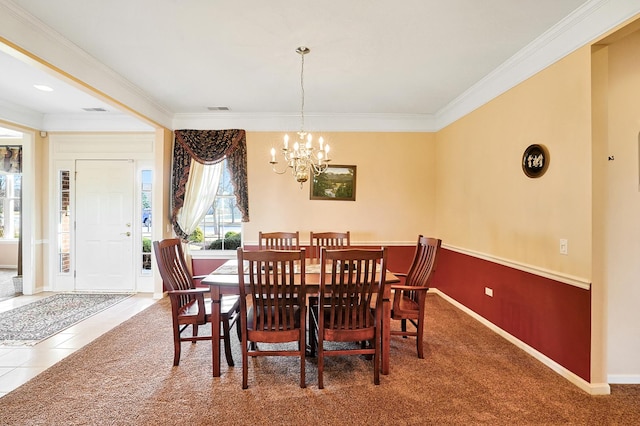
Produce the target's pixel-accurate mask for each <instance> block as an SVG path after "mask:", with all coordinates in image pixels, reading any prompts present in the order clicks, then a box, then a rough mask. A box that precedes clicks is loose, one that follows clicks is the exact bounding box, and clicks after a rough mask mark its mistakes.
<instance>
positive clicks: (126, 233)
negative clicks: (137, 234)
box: [120, 232, 131, 237]
mask: <svg viewBox="0 0 640 426" xmlns="http://www.w3.org/2000/svg"><path fill="white" fill-rule="evenodd" d="M120 235H126V236H127V237H129V236H131V232H122V233H121V234H120Z"/></svg>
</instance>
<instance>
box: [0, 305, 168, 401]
mask: <svg viewBox="0 0 640 426" xmlns="http://www.w3.org/2000/svg"><path fill="white" fill-rule="evenodd" d="M51 294H53V293H40V294H37V295H33V296H19V297H13V298H11V299H7V300H2V301H0V312H4V311H7V310H9V309H11V308H14V307H18V306H22V305H25V304H27V303H29V302H32V301H34V300H37V299H40V298H42V297H47V296H50V295H51ZM154 302H156V300H155V299H153V297H152V295H151V294H137V295H135V296H133V297H129V298H128V299H125V300H123V301H122V302H120V303H117V304H115V305H114V306H112V307H110V308H109V309H106V310H104V311H102V312H99V313H97V314H96V315H93V316H92V317H89V318H87V319H86V320H84V321H82V322H80V323H78V324H75V325H73V326H71V327H69V328H67V329H66V330H63V331H61V332H60V333H58V334H56V335H54V336H51V337H50V338H48V339H46V340H43V341H42V342H40V343H38V344H36V345H34V346H2V345H0V398H1V397H3V396H4V395H6V394H7V393H9V392H11V391H12V390H13V389H15V388H17V387H19V386H20V385H22V384H24V383H26V382H27V381H28V380H30V379H32V378H33V377H35V376H37V375H38V374H40V373H41V372H43V371H44V370H46V369H47V368H49V367H51V366H52V365H53V364H55V363H57V362H58V361H60V360H61V359H63V358H64V357H66V356H67V355H69V354H71V353H73V352H75V351H77V350H78V349H80V348H82V347H83V346H84V345H86V344H87V343H89V342H91V341H93V340H94V339H96V338H97V337H99V336H101V335H102V334H104V333H106V332H107V331H109V330H111V329H112V328H114V327H115V326H117V325H118V324H120V323H122V322H124V321H126V320H127V319H129V318H131V317H132V316H134V315H135V314H137V313H138V312H140V311H142V310H144V309H145V308H147V307H149V306H150V305H152V304H153V303H154Z"/></svg>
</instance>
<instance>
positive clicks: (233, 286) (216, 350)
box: [201, 259, 400, 377]
mask: <svg viewBox="0 0 640 426" xmlns="http://www.w3.org/2000/svg"><path fill="white" fill-rule="evenodd" d="M327 278H328V277H327ZM399 282H400V279H399V278H398V277H397V276H395V275H393V273H391V272H389V271H386V274H385V282H384V290H383V296H382V313H383V314H382V336H381V337H382V338H381V341H382V348H381V367H380V372H381V373H382V374H389V352H390V345H391V328H390V327H391V285H392V284H397V283H399ZM201 284H202V285H208V286H209V288H210V289H211V336H212V339H211V345H212V351H211V352H212V358H213V377H219V376H220V303H221V299H222V296H223V295H225V294H239V293H240V288H239V280H238V261H237V259H229V260H227V261H226V262H224V263H223V264H222V265H220V266H219V267H218V268H216V269H215V270H214V271H213V272H211V273H210V274H208V275H207V276H206V277H204V278H203V279H202V281H201ZM305 286H306V289H307V295H313V294H317V293H318V291H319V289H320V263H319V261H318V259H306V263H305Z"/></svg>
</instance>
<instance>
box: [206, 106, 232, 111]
mask: <svg viewBox="0 0 640 426" xmlns="http://www.w3.org/2000/svg"><path fill="white" fill-rule="evenodd" d="M207 109H208V110H209V111H229V107H224V106H217V107H207Z"/></svg>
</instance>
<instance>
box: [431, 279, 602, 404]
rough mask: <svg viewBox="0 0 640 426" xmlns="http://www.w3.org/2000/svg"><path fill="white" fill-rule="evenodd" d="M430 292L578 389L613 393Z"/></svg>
mask: <svg viewBox="0 0 640 426" xmlns="http://www.w3.org/2000/svg"><path fill="white" fill-rule="evenodd" d="M429 292H433V293H435V294H437V295H438V296H440V297H442V298H443V299H444V300H446V301H447V302H449V303H451V304H452V305H453V306H455V307H456V308H458V309H460V310H461V311H463V312H464V313H466V314H467V315H469V316H471V317H472V318H474V319H475V320H477V321H479V322H480V323H482V324H483V325H485V326H486V327H488V328H489V329H491V330H492V331H494V332H496V333H497V334H499V335H500V336H502V337H504V338H505V339H506V340H508V341H509V342H511V343H513V344H514V345H516V346H517V347H518V348H520V349H522V350H523V351H525V352H526V353H528V354H529V355H531V356H532V357H534V358H535V359H537V360H538V361H540V362H542V363H543V364H544V365H546V366H547V367H549V368H551V369H552V370H553V371H555V372H556V373H558V374H559V375H560V376H562V377H564V378H565V379H567V380H569V382H571V383H573V384H574V385H576V386H577V387H579V388H580V389H582V390H583V391H585V392H587V393H588V394H590V395H609V394H610V393H611V387H610V386H609V384H608V383H589V382H587V381H586V380H584V379H583V378H582V377H579V376H577V375H576V374H575V373H573V372H571V371H569V370H567V369H566V368H565V367H563V366H562V365H560V364H558V363H557V362H555V361H554V360H552V359H551V358H549V357H547V356H546V355H544V354H543V353H541V352H539V351H538V350H536V349H534V348H532V347H531V346H529V345H527V344H526V343H524V342H523V341H521V340H519V339H518V338H516V337H514V336H513V335H511V334H509V333H507V332H506V331H504V330H503V329H501V328H500V327H498V326H496V325H495V324H493V323H492V322H490V321H488V320H487V319H486V318H484V317H482V316H480V315H478V314H477V313H476V312H474V311H472V310H471V309H469V308H467V307H466V306H464V305H463V304H461V303H460V302H458V301H456V300H454V299H452V298H451V297H449V296H447V295H446V294H444V293H442V292H441V291H439V290H438V289H435V288H430V289H429Z"/></svg>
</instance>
